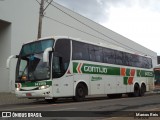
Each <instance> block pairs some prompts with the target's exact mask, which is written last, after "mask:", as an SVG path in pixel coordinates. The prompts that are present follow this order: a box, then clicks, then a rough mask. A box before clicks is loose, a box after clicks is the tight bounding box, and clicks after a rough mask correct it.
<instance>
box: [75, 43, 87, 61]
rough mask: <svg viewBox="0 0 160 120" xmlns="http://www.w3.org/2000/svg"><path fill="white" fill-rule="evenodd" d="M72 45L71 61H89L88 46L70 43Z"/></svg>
mask: <svg viewBox="0 0 160 120" xmlns="http://www.w3.org/2000/svg"><path fill="white" fill-rule="evenodd" d="M72 44H73V50H72V51H73V54H72V59H73V60H89V55H88V44H85V43H82V42H77V41H72Z"/></svg>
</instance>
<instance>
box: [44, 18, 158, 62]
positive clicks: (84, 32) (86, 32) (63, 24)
mask: <svg viewBox="0 0 160 120" xmlns="http://www.w3.org/2000/svg"><path fill="white" fill-rule="evenodd" d="M44 17H45V18H47V19H50V20H52V21H55V22H57V23H60V24H62V25H65V26H67V27H70V28H72V29H74V30H77V31H80V32H82V33H85V34H87V35H90V36H92V37H95V38H98V39H101V40H103V41H106V40H105V39H103V38H101V37H98V36H96V35H93V34H91V33H88V32H86V31H83V30H80V29H78V28H75V27H73V26H71V25H68V24H66V23H64V22H61V21H59V20H56V19H54V18H51V17H48V16H44ZM108 42H109V43H111V44H115V43H112V42H110V41H108ZM115 45H118V44H115ZM118 46H119V45H118ZM137 52H140V51H137ZM152 57H153V58H155V57H154V56H152ZM156 59H157V58H156Z"/></svg>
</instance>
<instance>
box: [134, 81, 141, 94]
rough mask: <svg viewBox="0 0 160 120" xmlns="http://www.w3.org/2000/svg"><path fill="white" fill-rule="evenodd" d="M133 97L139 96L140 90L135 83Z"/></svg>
mask: <svg viewBox="0 0 160 120" xmlns="http://www.w3.org/2000/svg"><path fill="white" fill-rule="evenodd" d="M133 96H134V97H138V96H140V88H139V85H138V84H137V83H136V84H135V85H134V92H133Z"/></svg>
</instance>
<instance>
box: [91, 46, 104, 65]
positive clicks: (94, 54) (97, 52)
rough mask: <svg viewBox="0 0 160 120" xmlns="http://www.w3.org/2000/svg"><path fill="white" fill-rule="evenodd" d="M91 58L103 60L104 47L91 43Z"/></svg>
mask: <svg viewBox="0 0 160 120" xmlns="http://www.w3.org/2000/svg"><path fill="white" fill-rule="evenodd" d="M89 59H90V61H95V62H103V54H102V48H100V47H98V46H95V45H89Z"/></svg>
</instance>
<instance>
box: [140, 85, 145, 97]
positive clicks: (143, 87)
mask: <svg viewBox="0 0 160 120" xmlns="http://www.w3.org/2000/svg"><path fill="white" fill-rule="evenodd" d="M145 92H146V86H145V84H142V85H141V90H140V96H144V94H145Z"/></svg>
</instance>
